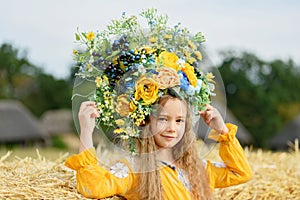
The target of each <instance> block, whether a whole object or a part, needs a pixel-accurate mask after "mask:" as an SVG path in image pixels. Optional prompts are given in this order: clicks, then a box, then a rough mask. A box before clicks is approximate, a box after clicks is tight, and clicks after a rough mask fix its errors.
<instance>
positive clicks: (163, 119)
mask: <svg viewBox="0 0 300 200" xmlns="http://www.w3.org/2000/svg"><path fill="white" fill-rule="evenodd" d="M158 120H159V121H162V122H165V121H167V119H166V118H158Z"/></svg>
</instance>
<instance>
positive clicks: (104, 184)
mask: <svg viewBox="0 0 300 200" xmlns="http://www.w3.org/2000/svg"><path fill="white" fill-rule="evenodd" d="M65 165H66V166H67V167H69V168H71V169H73V170H75V171H76V180H77V183H76V186H77V190H78V191H79V192H80V193H81V194H83V195H84V196H85V197H89V198H106V197H109V196H113V195H121V196H123V195H124V194H126V192H127V191H128V190H129V189H130V188H131V186H132V183H133V176H134V175H133V173H131V172H130V168H129V165H128V163H125V162H119V163H116V165H113V166H112V168H111V169H110V170H107V169H105V168H103V167H101V166H100V165H98V160H97V157H96V151H95V149H94V148H91V149H87V150H85V151H83V152H81V153H80V154H76V155H73V156H71V157H69V158H68V159H67V160H66V162H65Z"/></svg>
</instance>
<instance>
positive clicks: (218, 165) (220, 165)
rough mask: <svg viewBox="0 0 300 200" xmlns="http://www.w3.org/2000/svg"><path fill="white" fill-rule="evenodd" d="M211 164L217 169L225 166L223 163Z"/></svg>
mask: <svg viewBox="0 0 300 200" xmlns="http://www.w3.org/2000/svg"><path fill="white" fill-rule="evenodd" d="M211 164H212V165H214V166H216V167H218V168H226V165H225V163H223V162H211Z"/></svg>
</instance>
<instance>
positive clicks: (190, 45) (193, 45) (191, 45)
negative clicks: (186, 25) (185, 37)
mask: <svg viewBox="0 0 300 200" xmlns="http://www.w3.org/2000/svg"><path fill="white" fill-rule="evenodd" d="M188 45H189V47H190V48H191V49H193V50H194V49H196V45H195V44H194V43H193V42H192V41H190V40H189V41H188Z"/></svg>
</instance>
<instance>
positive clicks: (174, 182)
mask: <svg viewBox="0 0 300 200" xmlns="http://www.w3.org/2000/svg"><path fill="white" fill-rule="evenodd" d="M159 105H161V106H160V107H159V110H158V113H157V114H153V115H151V117H150V120H149V122H148V124H147V125H146V128H145V129H144V133H143V134H150V135H152V136H150V137H143V141H142V143H143V145H142V146H141V147H142V149H141V152H150V151H151V152H155V155H154V157H155V160H154V163H151V161H153V160H151V158H148V161H147V163H144V164H146V165H151V164H155V165H161V166H162V167H161V168H159V170H156V171H151V172H145V173H140V174H135V173H132V172H131V171H130V166H128V165H127V163H126V162H125V164H123V165H121V166H122V167H123V168H124V169H123V170H124V171H125V172H126V173H125V174H123V176H119V177H118V176H116V175H114V173H113V170H111V171H109V170H106V169H104V168H103V167H101V166H100V165H98V161H97V158H96V154H95V150H94V148H93V141H92V133H93V129H94V126H95V118H96V117H98V116H99V113H98V111H97V108H96V106H95V103H94V102H91V101H87V102H84V103H82V105H81V107H80V111H79V121H80V126H81V134H80V152H81V153H80V154H78V155H74V156H72V157H70V158H69V159H68V160H67V161H66V166H68V167H69V168H71V169H74V170H76V171H77V188H78V191H79V192H80V193H82V194H83V195H84V196H86V197H92V198H105V197H109V196H113V195H120V196H123V197H125V198H126V199H210V198H211V191H212V190H213V189H214V188H219V187H228V186H231V185H236V184H240V183H243V182H246V181H248V180H249V179H250V178H251V176H252V172H251V169H250V166H249V164H248V162H247V160H246V157H245V155H244V152H243V149H242V147H241V146H240V144H239V142H238V140H237V139H236V137H235V134H236V131H237V127H236V126H235V125H233V124H226V125H225V124H224V122H223V119H222V117H221V115H220V114H219V112H218V111H217V110H216V109H215V108H214V107H212V106H210V105H207V106H206V110H205V111H201V112H199V114H200V115H201V116H202V118H203V120H204V121H205V122H206V123H207V124H208V125H209V126H210V127H211V128H213V129H214V130H215V131H217V132H218V133H219V134H220V136H219V141H220V156H221V158H222V159H223V161H224V163H217V164H213V163H211V162H210V161H205V162H202V161H201V160H200V159H199V157H198V154H197V145H196V139H195V135H194V133H193V131H192V129H191V126H192V125H191V121H190V113H189V109H188V105H187V103H186V102H185V101H183V100H180V99H178V98H177V97H173V96H170V95H165V96H163V97H162V98H161V99H160V100H159ZM147 132H148V133H147ZM181 151H185V152H181ZM147 167H149V166H147ZM112 169H113V167H112Z"/></svg>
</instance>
